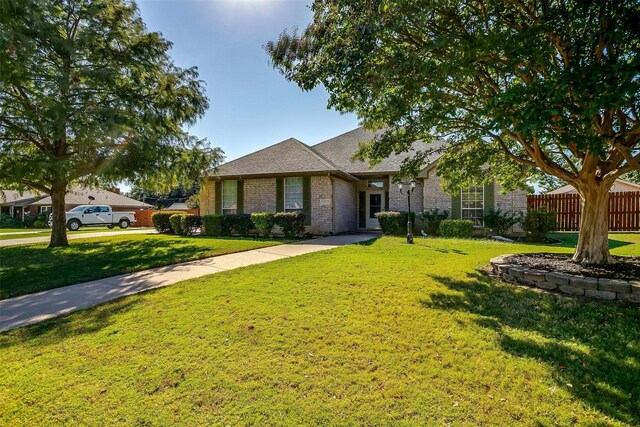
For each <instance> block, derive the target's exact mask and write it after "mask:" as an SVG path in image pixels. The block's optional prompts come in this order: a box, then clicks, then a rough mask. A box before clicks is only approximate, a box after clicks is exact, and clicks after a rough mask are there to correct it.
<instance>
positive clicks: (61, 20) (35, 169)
mask: <svg viewBox="0 0 640 427" xmlns="http://www.w3.org/2000/svg"><path fill="white" fill-rule="evenodd" d="M170 47H171V43H170V42H168V41H167V40H165V39H163V38H162V36H161V35H160V34H159V33H156V32H149V31H147V29H146V28H145V25H144V23H143V22H142V20H141V18H140V14H139V12H138V10H137V8H136V5H135V3H133V2H132V1H128V0H4V1H1V2H0V187H2V188H5V189H7V188H14V189H21V190H22V189H34V190H38V191H42V192H46V193H48V194H50V195H51V197H52V203H53V206H52V213H53V227H52V228H53V229H52V234H51V244H50V246H60V245H66V244H67V236H66V229H65V225H66V223H65V222H66V221H65V194H66V193H67V191H68V190H69V188H70V185H71V184H75V183H79V184H86V185H101V184H102V185H109V184H113V183H115V182H119V181H122V180H125V181H128V182H130V183H131V184H134V185H135V184H137V185H142V186H145V188H153V187H155V188H169V187H171V186H175V185H176V184H177V183H178V182H180V181H182V180H184V181H190V182H192V181H193V180H194V179H196V177H197V176H199V175H200V174H201V173H202V172H203V170H206V169H207V168H211V167H213V166H215V164H216V162H217V161H218V160H219V158H220V157H221V152H220V150H219V149H213V148H210V147H209V145H208V144H207V143H206V141H204V140H200V139H198V138H196V137H194V136H191V135H188V134H187V133H186V132H185V131H184V130H183V129H184V127H185V126H188V125H190V124H192V123H194V121H195V120H197V119H198V118H199V117H201V116H202V115H203V114H204V112H205V111H206V109H207V108H208V100H207V98H206V96H205V93H204V87H203V83H202V82H201V81H200V80H199V79H198V72H197V70H196V69H195V68H187V69H184V68H180V67H178V66H176V65H175V64H174V63H173V61H172V60H171V58H170V57H169V55H168V51H169V49H170Z"/></svg>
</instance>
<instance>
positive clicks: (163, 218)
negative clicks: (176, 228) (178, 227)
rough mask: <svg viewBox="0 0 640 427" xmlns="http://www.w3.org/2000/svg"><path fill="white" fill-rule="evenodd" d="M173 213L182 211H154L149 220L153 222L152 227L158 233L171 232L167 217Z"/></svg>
mask: <svg viewBox="0 0 640 427" xmlns="http://www.w3.org/2000/svg"><path fill="white" fill-rule="evenodd" d="M175 214H182V212H178V211H166V212H156V213H154V214H153V215H151V222H152V223H153V227H154V228H155V229H156V230H157V231H158V233H173V229H172V228H171V222H170V221H169V218H171V215H175Z"/></svg>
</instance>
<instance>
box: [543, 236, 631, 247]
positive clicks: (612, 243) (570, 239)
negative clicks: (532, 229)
mask: <svg viewBox="0 0 640 427" xmlns="http://www.w3.org/2000/svg"><path fill="white" fill-rule="evenodd" d="M611 236H615V234H609V249H615V248H620V247H623V246H629V245H633V242H625V241H622V240H615V239H612V238H611ZM550 237H553V238H554V239H558V240H560V243H556V244H554V245H552V246H551V247H553V246H555V247H560V248H571V249H575V248H576V246H577V245H578V235H577V234H575V233H551V234H550ZM534 244H535V245H539V244H536V243H534Z"/></svg>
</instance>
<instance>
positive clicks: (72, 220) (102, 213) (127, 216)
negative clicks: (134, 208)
mask: <svg viewBox="0 0 640 427" xmlns="http://www.w3.org/2000/svg"><path fill="white" fill-rule="evenodd" d="M52 221H53V217H52V215H49V224H51V222H52ZM135 222H136V214H135V212H113V210H112V209H111V206H108V205H80V206H76V207H75V208H73V209H71V210H70V211H69V212H67V228H68V229H69V230H71V231H76V230H78V229H79V228H80V227H81V226H96V225H106V226H107V228H113V227H114V226H116V225H117V226H119V227H120V228H127V227H129V225H131V224H133V223H135Z"/></svg>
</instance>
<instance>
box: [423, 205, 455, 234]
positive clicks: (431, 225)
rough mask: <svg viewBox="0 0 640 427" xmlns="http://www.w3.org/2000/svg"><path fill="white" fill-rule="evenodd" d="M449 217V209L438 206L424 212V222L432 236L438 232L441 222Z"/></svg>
mask: <svg viewBox="0 0 640 427" xmlns="http://www.w3.org/2000/svg"><path fill="white" fill-rule="evenodd" d="M448 217H449V211H447V210H440V209H438V208H434V209H429V210H426V211H424V212H423V213H422V223H423V224H424V229H425V231H426V233H427V234H428V235H430V236H435V235H437V234H438V229H439V228H440V223H441V222H442V221H444V220H445V219H447V218H448Z"/></svg>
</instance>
